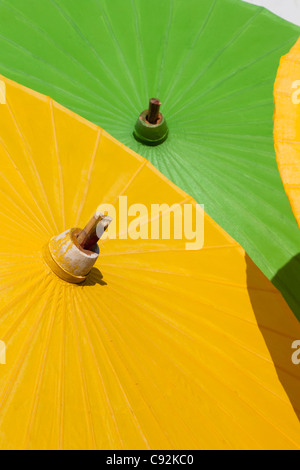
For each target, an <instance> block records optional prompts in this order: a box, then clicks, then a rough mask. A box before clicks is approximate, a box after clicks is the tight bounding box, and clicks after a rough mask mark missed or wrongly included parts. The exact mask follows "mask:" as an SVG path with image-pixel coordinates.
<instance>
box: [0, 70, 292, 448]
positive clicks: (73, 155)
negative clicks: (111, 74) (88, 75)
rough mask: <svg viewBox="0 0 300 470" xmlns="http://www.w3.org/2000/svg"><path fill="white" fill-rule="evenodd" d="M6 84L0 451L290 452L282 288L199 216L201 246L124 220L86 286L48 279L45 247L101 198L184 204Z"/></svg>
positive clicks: (139, 168)
mask: <svg viewBox="0 0 300 470" xmlns="http://www.w3.org/2000/svg"><path fill="white" fill-rule="evenodd" d="M2 80H3V81H4V83H5V84H6V104H5V105H3V106H1V108H0V158H1V170H0V194H1V198H0V223H1V233H0V244H1V246H0V340H1V341H2V342H3V344H5V347H6V364H5V365H4V364H1V365H0V448H1V449H27V448H29V449H93V448H96V449H195V448H196V449H232V448H235V449H247V448H255V449H261V448H268V449H269V448H270V449H271V448H272V449H273V448H274V449H279V448H284V449H295V448H299V447H300V425H299V410H300V398H299V393H298V391H299V367H297V366H296V365H295V364H294V363H293V362H292V354H293V350H292V343H293V342H294V341H295V340H296V339H299V338H300V327H299V322H298V321H297V320H296V318H295V317H294V315H293V314H292V312H291V311H290V310H289V308H288V306H287V305H286V303H285V301H284V300H283V298H282V297H281V295H280V293H279V292H278V291H277V290H276V289H275V288H274V287H273V286H272V285H271V283H270V282H269V281H268V280H267V279H266V278H265V277H264V276H263V275H262V273H261V272H260V271H259V270H258V268H257V267H256V266H255V265H254V264H253V263H252V262H251V261H250V260H249V258H248V257H247V256H246V255H245V252H244V251H243V249H242V248H241V247H240V246H239V245H238V244H237V243H236V242H234V240H232V238H231V237H229V236H228V235H227V234H226V233H225V232H224V231H223V230H222V229H221V228H220V227H219V226H218V225H217V224H216V223H215V222H214V221H213V220H212V219H211V218H209V217H208V216H207V215H205V217H204V219H205V242H204V246H203V249H201V250H196V251H193V250H190V249H189V250H187V249H186V248H187V246H186V241H187V240H186V239H184V238H183V239H175V237H174V236H173V237H170V239H167V238H168V237H166V239H162V237H158V239H155V237H153V238H154V239H146V238H145V237H144V238H145V239H138V238H137V237H136V238H137V239H134V234H136V232H135V230H134V225H132V224H131V223H130V224H129V225H128V230H127V231H125V232H124V231H121V232H120V233H119V237H118V238H117V239H112V236H111V232H108V233H109V234H110V238H108V239H106V240H103V241H102V242H101V243H100V256H99V259H98V264H97V267H94V268H93V269H92V271H91V273H90V275H89V276H88V278H87V280H86V281H85V282H84V283H81V284H72V283H67V282H65V281H64V280H62V279H60V278H59V277H58V276H57V275H56V274H55V273H54V272H52V270H51V269H50V268H49V267H48V264H47V263H46V262H45V260H44V257H43V250H44V248H45V247H48V248H49V245H48V242H49V240H50V239H52V237H55V236H57V235H58V234H60V233H62V232H63V231H64V230H66V229H69V228H73V227H78V226H79V227H83V226H84V225H85V223H86V221H87V220H89V218H90V216H91V213H92V211H93V210H94V209H95V206H96V207H97V205H98V204H100V203H106V204H114V205H116V206H118V205H117V203H116V201H117V200H118V198H119V197H120V196H121V197H123V198H125V197H126V198H127V199H126V201H127V203H128V207H131V210H132V213H133V212H134V210H136V209H137V207H134V206H132V205H133V204H139V205H140V206H139V207H140V208H141V205H143V207H145V208H146V209H149V210H150V205H151V207H152V205H153V204H163V203H164V204H167V205H169V206H170V207H171V206H172V205H173V204H176V203H177V204H179V206H180V207H183V206H184V205H188V204H191V206H192V208H193V211H195V210H196V204H195V202H194V201H193V200H192V199H191V198H190V197H189V196H187V195H186V194H185V193H183V192H182V191H181V190H179V189H178V188H176V187H175V186H174V185H173V184H172V183H170V182H169V181H168V180H167V179H166V178H165V177H163V176H162V175H161V174H160V173H159V172H158V171H157V170H155V169H154V168H153V166H152V165H151V164H150V163H148V162H147V161H146V160H145V159H143V158H141V157H139V156H138V155H137V154H135V153H134V152H133V151H131V150H129V149H127V148H126V147H125V146H124V145H122V144H120V143H118V142H117V141H116V140H114V139H113V138H112V137H110V136H109V135H108V134H107V133H106V132H104V131H103V130H101V129H100V128H98V127H97V126H96V125H94V124H91V123H89V122H87V121H85V120H83V119H82V118H80V117H78V116H77V115H75V114H73V113H72V112H70V111H68V110H66V109H64V108H63V107H61V106H60V105H58V104H57V103H55V102H53V101H52V100H51V99H50V98H48V97H45V96H42V95H40V94H38V93H35V92H33V91H31V90H28V89H26V88H24V87H22V86H19V85H17V84H15V83H14V82H11V81H9V80H6V79H5V78H3V79H2ZM119 201H120V199H119ZM122 201H124V200H123V199H122ZM132 207H134V209H132ZM120 215H121V211H119V212H118V208H117V210H116V214H115V219H119V216H120ZM155 220H157V219H155ZM153 222H154V220H153V219H151V218H147V217H146V218H145V217H144V219H143V221H142V222H141V224H140V230H141V232H143V234H145V227H146V228H149V227H150V224H151V228H152V223H153ZM112 225H113V224H111V225H110V228H109V231H110V230H111V227H112ZM294 353H295V352H294Z"/></svg>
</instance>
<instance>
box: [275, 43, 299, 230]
mask: <svg viewBox="0 0 300 470" xmlns="http://www.w3.org/2000/svg"><path fill="white" fill-rule="evenodd" d="M274 99H275V116H274V141H275V149H276V155H277V162H278V167H279V171H280V175H281V178H282V181H283V184H284V188H285V191H286V193H287V195H288V198H289V200H290V203H291V206H292V209H293V212H294V215H295V217H296V219H297V222H298V225H299V227H300V197H299V196H300V39H299V40H298V42H297V43H296V45H295V46H294V47H293V49H292V50H291V51H290V52H289V53H288V54H287V55H286V56H284V57H283V58H282V59H281V62H280V67H279V70H278V74H277V78H276V82H275V90H274Z"/></svg>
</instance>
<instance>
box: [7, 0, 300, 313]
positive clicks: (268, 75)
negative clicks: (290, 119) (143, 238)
mask: <svg viewBox="0 0 300 470" xmlns="http://www.w3.org/2000/svg"><path fill="white" fill-rule="evenodd" d="M0 26H1V28H0V29H1V35H0V48H1V58H0V67H1V71H2V73H3V74H5V75H6V76H8V77H9V78H12V79H14V80H17V81H18V82H20V83H22V84H24V85H26V86H29V87H30V88H34V89H36V90H37V91H40V92H42V93H44V94H47V95H49V96H51V97H52V98H54V99H55V100H57V101H58V102H60V103H61V104H63V105H64V106H67V107H68V108H70V109H72V110H73V111H75V112H76V113H78V114H80V115H81V116H83V117H85V118H87V119H89V120H90V121H93V122H94V123H96V124H99V125H101V126H102V127H103V128H104V129H105V130H106V131H108V132H109V133H110V134H111V135H113V136H114V137H115V138H117V139H118V140H120V141H121V142H122V143H124V144H126V145H127V146H129V147H130V148H131V149H133V150H135V151H137V152H138V153H139V154H140V155H142V156H144V157H146V158H147V159H148V160H149V161H150V162H151V163H153V164H154V166H156V167H157V168H158V169H159V170H160V171H161V172H162V173H163V174H164V175H165V176H167V177H168V178H169V179H170V180H172V181H173V182H174V183H175V184H177V185H178V186H179V187H180V188H181V189H183V190H184V191H186V192H187V193H189V194H191V195H192V196H193V197H194V199H195V200H196V201H197V202H198V203H200V204H205V207H206V211H207V212H208V213H209V214H210V215H211V216H212V217H213V218H214V219H215V220H216V221H217V222H218V223H219V224H220V225H221V226H222V227H223V228H224V229H225V230H226V231H227V232H228V233H230V234H231V235H232V236H233V237H234V238H235V239H236V240H237V241H238V242H239V243H241V245H242V246H243V247H244V248H245V249H246V251H247V252H248V253H249V255H250V257H251V258H252V259H253V260H254V261H255V263H256V264H257V265H258V266H259V267H260V269H261V270H262V271H263V272H264V273H265V274H266V275H267V277H269V278H270V279H272V278H273V277H274V276H275V278H274V281H275V284H276V286H278V287H279V288H280V290H281V291H282V292H283V294H284V296H285V297H286V299H287V300H288V302H289V303H290V305H291V306H292V308H293V310H294V312H295V313H296V314H297V316H298V317H299V318H300V291H299V289H298V286H299V282H300V269H297V270H296V272H295V273H293V275H291V272H290V269H289V262H290V260H291V258H293V256H295V255H297V254H298V252H299V251H300V241H299V233H298V230H297V226H296V223H295V221H294V218H293V215H292V212H291V210H290V207H289V204H288V201H287V199H286V197H285V194H284V191H283V188H282V184H281V181H280V178H279V175H278V170H277V166H276V159H275V154H274V145H273V139H272V117H273V99H272V92H273V86H274V80H275V77H276V71H277V68H278V64H279V59H280V57H281V56H282V55H283V54H285V53H286V52H287V51H288V50H289V49H290V47H291V46H292V45H293V44H294V43H295V42H296V40H297V38H298V36H299V31H300V29H299V27H297V26H295V25H292V24H289V23H287V22H285V21H284V20H281V19H280V18H278V17H276V16H275V15H273V14H272V13H270V12H269V11H267V10H265V9H263V8H261V7H256V6H254V5H250V4H247V3H244V2H241V1H240V0H201V1H199V0H189V1H186V0H165V1H163V2H162V1H161V0H152V1H151V2H146V1H144V0H114V1H113V2H112V1H111V0H89V1H88V2H87V1H86V0H72V1H69V0H59V1H58V0H43V1H42V2H41V1H40V0H27V1H26V2H24V0H9V1H8V0H1V1H0ZM150 98H156V99H157V100H158V101H159V102H161V103H162V107H161V112H162V114H163V116H160V115H159V112H160V111H159V110H158V109H157V107H156V109H154V110H152V111H153V112H154V114H153V116H152V113H150V114H151V116H152V119H150V122H149V121H147V116H148V114H149V113H148V110H147V106H148V102H149V99H150ZM144 110H146V111H145V113H144V114H142V113H143V111H144ZM140 115H141V118H140V119H139V120H138V118H139V116H140ZM137 120H138V121H137ZM151 121H152V122H151ZM136 122H138V126H137V127H136V128H135V123H136ZM134 131H135V136H136V138H137V139H138V140H136V139H135V138H134V136H133V132H134ZM149 133H150V134H149ZM141 141H142V142H143V143H141ZM161 142H163V143H161ZM145 143H147V144H149V143H152V144H153V143H156V144H157V143H161V145H157V146H147V145H145ZM284 266H285V267H284ZM281 268H282V269H281ZM291 292H292V295H291Z"/></svg>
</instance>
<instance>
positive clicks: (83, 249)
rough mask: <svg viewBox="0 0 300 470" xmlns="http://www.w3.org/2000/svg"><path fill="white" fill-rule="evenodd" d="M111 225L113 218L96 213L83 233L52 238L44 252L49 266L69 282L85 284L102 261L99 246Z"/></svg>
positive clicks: (77, 232)
mask: <svg viewBox="0 0 300 470" xmlns="http://www.w3.org/2000/svg"><path fill="white" fill-rule="evenodd" d="M111 221H112V219H111V218H110V217H107V216H105V215H104V214H101V213H96V214H95V215H94V216H93V217H92V219H91V220H90V221H89V223H88V224H87V226H86V227H85V228H84V229H83V230H81V229H80V228H72V229H70V230H67V231H65V232H63V233H61V234H60V235H58V236H56V237H53V238H52V239H51V240H50V242H49V244H48V246H46V247H45V248H44V259H45V261H46V263H47V264H48V266H49V267H50V268H51V269H52V271H53V272H54V273H55V274H56V275H57V276H58V277H60V278H61V279H63V280H64V281H66V282H70V283H73V284H80V283H81V282H84V281H85V280H86V279H87V276H88V274H89V273H90V271H91V269H92V268H93V266H94V264H95V263H96V261H97V259H98V257H99V253H100V250H99V246H98V245H97V242H98V240H99V239H100V238H101V236H102V235H103V233H104V232H105V231H106V230H107V228H108V226H109V224H110V223H111Z"/></svg>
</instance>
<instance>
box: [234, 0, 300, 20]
mask: <svg viewBox="0 0 300 470" xmlns="http://www.w3.org/2000/svg"><path fill="white" fill-rule="evenodd" d="M243 1H244V2H247V3H253V4H254V5H260V6H263V7H265V8H268V10H271V11H272V12H273V13H276V15H278V16H281V17H282V18H284V19H285V20H288V21H290V22H291V23H295V24H298V25H299V26H300V0H243Z"/></svg>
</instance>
